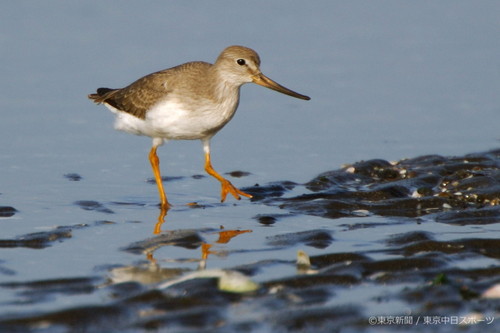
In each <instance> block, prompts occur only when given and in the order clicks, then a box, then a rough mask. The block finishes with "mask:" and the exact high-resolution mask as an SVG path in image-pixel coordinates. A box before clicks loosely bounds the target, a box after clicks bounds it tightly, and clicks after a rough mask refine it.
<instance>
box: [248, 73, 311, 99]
mask: <svg viewBox="0 0 500 333" xmlns="http://www.w3.org/2000/svg"><path fill="white" fill-rule="evenodd" d="M252 82H253V83H256V84H258V85H260V86H263V87H266V88H269V89H272V90H276V91H278V92H280V93H282V94H285V95H289V96H292V97H295V98H300V99H305V100H306V101H308V100H310V99H311V97H309V96H305V95H301V94H299V93H296V92H295V91H293V90H290V89H288V88H285V87H283V86H282V85H281V84H279V83H277V82H274V81H273V80H271V79H270V78H268V77H267V76H265V75H264V74H262V73H259V74H257V75H254V76H253V77H252Z"/></svg>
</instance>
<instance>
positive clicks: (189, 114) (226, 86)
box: [88, 46, 310, 210]
mask: <svg viewBox="0 0 500 333" xmlns="http://www.w3.org/2000/svg"><path fill="white" fill-rule="evenodd" d="M259 66H260V58H259V55H258V54H257V53H256V52H255V51H254V50H252V49H250V48H247V47H244V46H229V47H227V48H226V49H224V50H223V51H222V53H221V54H220V55H219V57H218V58H217V60H216V61H215V64H209V63H206V62H202V61H195V62H188V63H185V64H182V65H179V66H176V67H172V68H169V69H165V70H162V71H159V72H155V73H152V74H149V75H146V76H144V77H142V78H140V79H138V80H137V81H135V82H133V83H131V84H130V85H128V86H126V87H125V88H121V89H110V88H99V89H97V93H95V94H90V95H88V97H89V98H90V99H91V100H93V101H94V102H95V103H97V104H101V103H102V104H104V105H106V106H107V107H108V108H109V109H110V110H111V111H112V112H113V113H115V115H116V121H115V128H116V129H117V130H121V131H125V132H128V133H132V134H137V135H145V136H149V137H151V138H152V139H153V146H152V148H151V151H150V153H149V161H150V162H151V166H152V168H153V174H154V177H155V180H156V184H157V186H158V192H159V195H160V203H161V208H162V209H167V210H168V209H169V208H170V203H169V202H168V200H167V196H166V194H165V191H164V189H163V183H162V179H161V175H160V161H159V158H158V156H157V154H156V149H157V148H158V146H160V145H162V144H163V143H164V142H165V141H168V140H201V141H202V143H203V150H204V153H205V171H206V172H207V173H208V174H209V175H211V176H213V177H215V178H216V179H217V180H218V181H219V182H220V183H221V187H222V190H221V201H222V202H223V201H224V200H225V199H226V196H227V194H228V193H231V194H232V195H233V196H234V197H235V198H236V199H238V200H239V199H240V196H245V197H248V198H251V197H252V196H251V195H250V194H248V193H245V192H243V191H241V190H239V189H237V188H236V187H235V186H233V185H232V184H231V182H229V181H228V180H227V179H225V178H224V177H222V176H221V175H220V174H219V173H217V172H216V171H215V170H214V169H213V167H212V163H211V161H210V139H211V138H212V137H213V136H214V135H215V134H216V133H217V132H218V131H220V130H221V129H222V128H223V127H224V125H226V124H227V123H228V122H229V121H230V120H231V118H232V117H233V116H234V113H235V112H236V108H237V107H238V102H239V97H240V87H241V86H242V85H243V84H245V83H249V82H253V83H256V84H259V85H261V86H264V87H267V88H270V89H273V90H276V91H278V92H281V93H283V94H287V95H290V96H293V97H296V98H300V99H304V100H309V99H310V98H309V97H308V96H305V95H301V94H299V93H296V92H294V91H292V90H290V89H288V88H285V87H283V86H281V85H280V84H278V83H276V82H274V81H273V80H271V79H270V78H268V77H267V76H265V75H264V74H262V73H261V71H260V68H259Z"/></svg>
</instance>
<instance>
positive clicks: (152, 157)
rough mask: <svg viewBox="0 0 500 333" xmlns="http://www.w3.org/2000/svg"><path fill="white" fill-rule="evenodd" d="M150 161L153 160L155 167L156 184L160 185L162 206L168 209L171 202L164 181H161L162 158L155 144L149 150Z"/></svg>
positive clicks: (152, 163) (152, 164)
mask: <svg viewBox="0 0 500 333" xmlns="http://www.w3.org/2000/svg"><path fill="white" fill-rule="evenodd" d="M149 162H151V166H152V167H153V174H154V175H155V180H156V185H157V186H158V192H159V194H160V203H161V208H162V209H167V210H168V209H169V208H170V203H169V202H168V200H167V196H166V195H165V190H164V189H163V183H162V181H161V175H160V159H159V158H158V155H156V146H153V148H151V151H150V152H149Z"/></svg>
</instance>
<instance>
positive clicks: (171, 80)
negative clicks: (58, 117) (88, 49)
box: [88, 62, 210, 119]
mask: <svg viewBox="0 0 500 333" xmlns="http://www.w3.org/2000/svg"><path fill="white" fill-rule="evenodd" d="M208 67H210V64H207V63H204V62H191V63H186V64H183V65H179V66H177V67H173V68H170V69H166V70H163V71H160V72H156V73H152V74H149V75H146V76H144V77H142V78H140V79H139V80H137V81H135V82H133V83H132V84H130V85H128V86H127V87H125V88H122V89H109V88H99V89H97V93H95V94H90V95H88V97H89V98H90V99H91V100H93V101H94V102H95V103H98V104H100V103H105V104H109V105H111V106H113V107H114V108H116V109H118V110H120V111H123V112H127V113H130V114H131V115H134V116H136V117H138V118H141V119H145V118H146V112H147V111H148V110H149V109H150V108H151V107H152V106H153V105H154V104H156V103H157V102H158V101H159V100H161V99H163V98H165V97H166V96H167V95H168V94H169V93H170V92H172V91H174V90H175V89H176V87H179V86H182V85H185V84H186V82H190V83H188V85H192V84H194V83H195V82H196V81H197V78H199V77H200V76H202V75H199V74H200V73H202V72H203V71H206V69H207V68H208ZM189 78H191V81H190V80H189ZM193 79H194V80H193Z"/></svg>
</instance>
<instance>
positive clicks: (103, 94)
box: [88, 88, 118, 104]
mask: <svg viewBox="0 0 500 333" xmlns="http://www.w3.org/2000/svg"><path fill="white" fill-rule="evenodd" d="M117 90H118V89H110V88H99V89H97V92H96V93H95V94H90V95H88V98H89V99H91V100H92V101H94V103H97V104H101V103H104V102H105V101H106V100H107V99H108V98H110V97H111V96H113V95H114V93H115V92H116V91H117Z"/></svg>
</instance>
